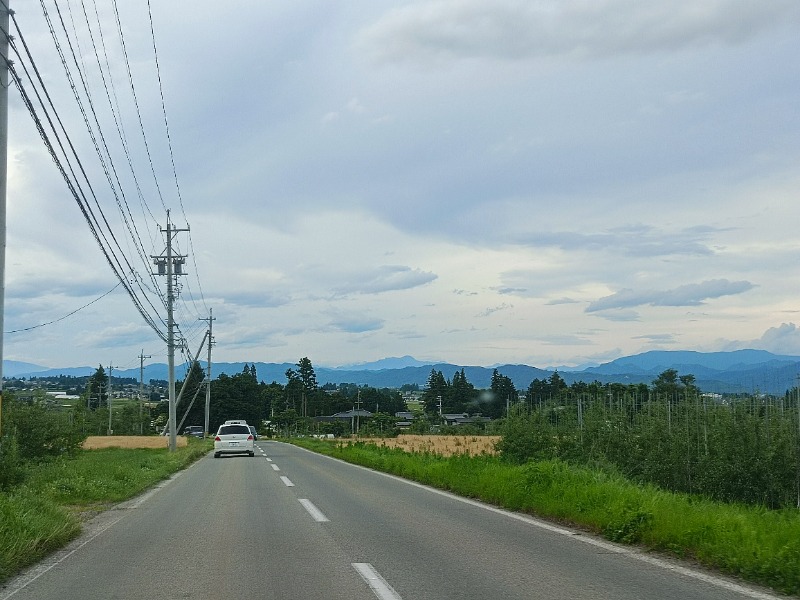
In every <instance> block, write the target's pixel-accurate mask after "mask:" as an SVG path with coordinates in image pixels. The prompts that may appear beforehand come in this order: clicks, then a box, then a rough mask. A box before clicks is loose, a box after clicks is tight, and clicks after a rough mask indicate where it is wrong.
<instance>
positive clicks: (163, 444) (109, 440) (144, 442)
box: [83, 435, 187, 450]
mask: <svg viewBox="0 0 800 600" xmlns="http://www.w3.org/2000/svg"><path fill="white" fill-rule="evenodd" d="M177 440H178V447H179V448H182V447H183V446H185V445H186V443H187V442H186V438H185V437H184V436H182V435H179V436H178V438H177ZM168 446H169V437H167V436H164V435H92V436H89V437H88V438H86V441H84V442H83V449H84V450H99V449H100V448H167V447H168Z"/></svg>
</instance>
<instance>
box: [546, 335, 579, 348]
mask: <svg viewBox="0 0 800 600" xmlns="http://www.w3.org/2000/svg"><path fill="white" fill-rule="evenodd" d="M538 339H539V340H541V341H542V343H544V344H547V345H552V346H586V345H590V344H592V341H591V340H589V339H587V338H585V337H583V336H580V335H571V334H563V335H547V336H543V337H539V338H538Z"/></svg>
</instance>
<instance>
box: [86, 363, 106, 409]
mask: <svg viewBox="0 0 800 600" xmlns="http://www.w3.org/2000/svg"><path fill="white" fill-rule="evenodd" d="M86 393H87V394H88V398H87V403H86V404H87V406H88V407H89V408H90V409H91V410H96V409H98V408H101V407H105V406H108V375H106V371H105V369H104V368H103V365H100V366H98V367H97V370H96V371H95V372H94V374H93V375H92V376H91V377H90V378H89V383H88V384H87V390H86Z"/></svg>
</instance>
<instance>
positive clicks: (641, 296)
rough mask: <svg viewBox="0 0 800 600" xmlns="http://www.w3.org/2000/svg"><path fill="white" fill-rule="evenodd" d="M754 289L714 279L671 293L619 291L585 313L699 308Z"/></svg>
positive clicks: (749, 286) (594, 304)
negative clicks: (712, 299)
mask: <svg viewBox="0 0 800 600" xmlns="http://www.w3.org/2000/svg"><path fill="white" fill-rule="evenodd" d="M754 287H755V286H754V285H753V284H752V283H750V282H749V281H728V280H727V279H711V280H708V281H703V282H702V283H690V284H687V285H682V286H680V287H677V288H674V289H672V290H641V291H635V290H631V289H624V290H620V291H619V292H617V293H616V294H612V295H610V296H605V297H604V298H600V299H599V300H596V301H594V302H592V303H591V304H589V306H588V307H587V308H586V312H589V313H591V312H599V311H605V310H610V309H617V308H631V307H634V306H643V305H650V306H699V305H701V304H703V303H704V301H705V300H708V299H711V298H720V297H722V296H731V295H734V294H741V293H743V292H746V291H748V290H751V289H753V288H754Z"/></svg>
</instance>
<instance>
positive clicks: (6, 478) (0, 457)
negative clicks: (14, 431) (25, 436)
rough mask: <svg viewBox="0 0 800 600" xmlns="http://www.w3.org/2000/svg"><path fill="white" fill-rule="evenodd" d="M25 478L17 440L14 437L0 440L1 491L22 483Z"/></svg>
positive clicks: (5, 437) (9, 436) (4, 437)
mask: <svg viewBox="0 0 800 600" xmlns="http://www.w3.org/2000/svg"><path fill="white" fill-rule="evenodd" d="M23 477H24V471H23V468H22V461H20V459H19V449H18V448H17V440H16V438H15V437H14V436H12V435H6V436H3V437H2V438H0V490H5V489H8V488H10V487H11V486H14V485H16V484H18V483H20V482H21V481H22V479H23Z"/></svg>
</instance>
